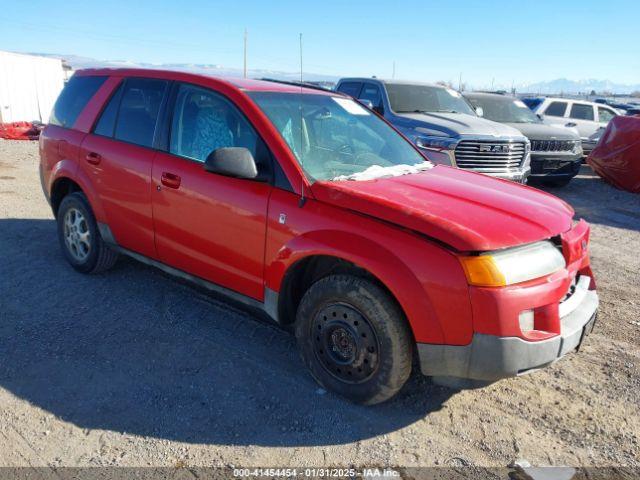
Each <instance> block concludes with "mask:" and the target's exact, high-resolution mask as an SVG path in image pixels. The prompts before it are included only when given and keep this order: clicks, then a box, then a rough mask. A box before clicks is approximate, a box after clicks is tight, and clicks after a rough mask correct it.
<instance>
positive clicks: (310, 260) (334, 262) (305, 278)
mask: <svg viewBox="0 0 640 480" xmlns="http://www.w3.org/2000/svg"><path fill="white" fill-rule="evenodd" d="M336 274H349V275H354V276H359V277H364V278H367V279H369V280H371V281H372V282H374V283H376V284H377V285H378V286H380V287H382V288H383V289H384V290H385V291H386V292H387V293H389V295H390V296H391V298H394V300H395V297H394V296H393V294H392V293H391V292H390V291H389V289H388V288H387V287H386V286H385V285H384V284H383V283H382V282H381V281H380V280H379V279H378V278H376V277H375V276H374V275H373V274H371V273H370V272H368V271H367V270H365V269H363V268H361V267H359V266H357V265H356V264H354V263H352V262H349V261H347V260H344V259H342V258H338V257H332V256H329V255H314V256H311V257H306V258H303V259H302V260H299V261H297V262H296V263H294V264H293V265H292V266H291V267H289V270H287V273H286V274H285V277H284V280H283V281H282V287H281V288H280V294H279V296H278V298H279V300H278V317H279V318H280V322H281V323H282V324H284V325H288V324H292V323H293V322H295V319H296V312H297V311H298V305H300V301H301V300H302V297H303V296H304V294H305V293H306V291H307V290H308V289H309V287H311V285H313V284H314V283H315V282H317V281H318V280H320V279H321V278H324V277H327V276H329V275H336Z"/></svg>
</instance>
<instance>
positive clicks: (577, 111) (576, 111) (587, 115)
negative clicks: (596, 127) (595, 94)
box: [569, 103, 594, 120]
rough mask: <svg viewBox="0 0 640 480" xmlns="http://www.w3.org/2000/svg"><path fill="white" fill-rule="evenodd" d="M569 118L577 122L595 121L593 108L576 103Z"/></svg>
mask: <svg viewBox="0 0 640 480" xmlns="http://www.w3.org/2000/svg"><path fill="white" fill-rule="evenodd" d="M569 116H570V117H571V118H575V119H576V120H593V118H594V117H593V107H592V106H591V105H585V104H584V103H574V104H573V105H572V106H571V113H570V114H569Z"/></svg>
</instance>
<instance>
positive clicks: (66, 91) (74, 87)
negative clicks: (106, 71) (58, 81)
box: [49, 76, 107, 128]
mask: <svg viewBox="0 0 640 480" xmlns="http://www.w3.org/2000/svg"><path fill="white" fill-rule="evenodd" d="M106 79H107V77H103V76H100V77H99V76H90V77H89V76H87V77H85V76H73V77H71V79H70V80H69V81H68V82H67V84H66V85H65V87H64V88H63V89H62V92H60V96H59V97H58V100H56V103H55V105H54V106H53V111H52V112H51V116H50V117H49V124H51V125H58V126H60V127H65V128H71V127H73V124H74V123H75V122H76V119H77V118H78V116H79V115H80V112H82V109H83V108H84V107H85V106H86V105H87V103H88V102H89V100H91V97H93V96H94V95H95V93H96V92H97V91H98V89H99V88H100V87H101V86H102V84H103V83H104V82H105V80H106Z"/></svg>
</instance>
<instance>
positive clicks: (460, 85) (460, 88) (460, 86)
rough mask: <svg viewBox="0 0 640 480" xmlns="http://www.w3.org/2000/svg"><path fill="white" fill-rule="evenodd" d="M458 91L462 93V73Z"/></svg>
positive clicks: (459, 78)
mask: <svg viewBox="0 0 640 480" xmlns="http://www.w3.org/2000/svg"><path fill="white" fill-rule="evenodd" d="M458 91H459V92H461V91H462V72H460V76H459V77H458Z"/></svg>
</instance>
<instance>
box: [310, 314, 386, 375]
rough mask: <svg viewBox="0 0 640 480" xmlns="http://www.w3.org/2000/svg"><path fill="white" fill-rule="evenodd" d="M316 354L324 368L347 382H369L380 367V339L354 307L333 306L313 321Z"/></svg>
mask: <svg viewBox="0 0 640 480" xmlns="http://www.w3.org/2000/svg"><path fill="white" fill-rule="evenodd" d="M313 331H314V332H316V336H315V342H314V346H315V347H314V352H315V354H316V357H317V358H318V360H319V361H320V363H321V364H322V366H323V367H324V368H326V369H327V371H328V372H329V373H330V374H331V375H334V376H335V377H337V378H338V379H340V380H341V381H343V382H347V383H360V382H363V381H366V380H367V379H369V378H370V377H371V375H373V374H374V373H375V371H376V369H377V368H378V351H379V349H380V346H379V345H378V339H377V338H376V334H375V332H374V330H373V328H372V327H371V325H370V324H369V321H368V320H367V319H366V318H365V317H364V316H363V315H362V314H361V313H360V312H358V310H356V309H355V308H354V307H353V306H352V305H347V304H331V305H328V306H326V307H325V308H323V309H321V310H319V311H318V313H317V314H316V316H315V318H314V320H313Z"/></svg>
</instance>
